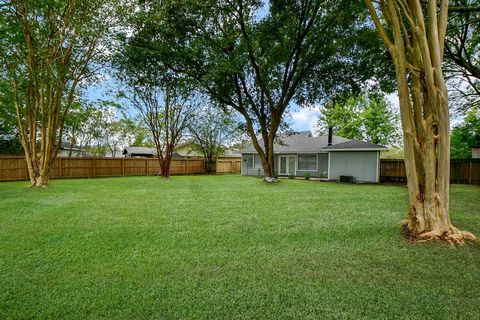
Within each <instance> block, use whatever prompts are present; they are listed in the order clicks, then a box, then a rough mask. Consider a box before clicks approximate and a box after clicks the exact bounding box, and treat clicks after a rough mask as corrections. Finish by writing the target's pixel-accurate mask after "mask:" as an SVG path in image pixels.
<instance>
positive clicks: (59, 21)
mask: <svg viewBox="0 0 480 320" xmlns="http://www.w3.org/2000/svg"><path fill="white" fill-rule="evenodd" d="M113 2H114V0H109V1H106V0H100V1H99V0H82V1H77V0H44V1H38V0H0V34H1V35H2V36H1V38H0V77H1V78H2V79H1V80H0V81H2V82H7V83H8V84H9V86H8V90H9V92H8V95H9V96H10V97H11V105H9V106H8V107H11V108H13V110H14V112H15V115H16V118H17V126H18V128H17V129H18V135H19V138H20V141H21V144H22V147H23V150H24V153H25V160H26V163H27V167H28V172H29V176H30V182H31V185H32V186H36V187H39V186H47V185H48V182H49V172H50V167H51V165H52V163H53V162H54V160H55V158H56V156H57V153H58V149H59V147H60V144H61V140H62V133H63V132H62V130H63V124H64V121H65V119H66V116H67V114H68V110H69V109H70V106H71V105H72V103H73V102H74V100H75V99H76V96H77V95H78V89H79V86H80V85H82V84H85V83H86V82H87V81H88V80H89V79H91V78H92V76H93V74H94V73H95V72H94V71H95V70H94V68H92V62H93V61H94V60H96V58H98V57H99V56H101V55H103V54H104V53H105V52H106V51H107V50H106V47H105V44H106V42H103V41H102V40H103V39H104V37H105V35H106V34H107V33H108V30H109V27H110V25H111V23H112V21H113V18H112V17H114V16H115V15H114V12H113V11H114V10H115V7H116V6H115V5H114V3H113Z"/></svg>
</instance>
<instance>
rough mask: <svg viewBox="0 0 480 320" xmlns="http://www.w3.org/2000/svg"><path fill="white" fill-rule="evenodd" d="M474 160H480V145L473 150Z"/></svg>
mask: <svg viewBox="0 0 480 320" xmlns="http://www.w3.org/2000/svg"><path fill="white" fill-rule="evenodd" d="M472 158H473V159H480V145H478V146H476V147H473V148H472Z"/></svg>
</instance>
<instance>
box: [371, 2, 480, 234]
mask: <svg viewBox="0 0 480 320" xmlns="http://www.w3.org/2000/svg"><path fill="white" fill-rule="evenodd" d="M366 3H367V6H368V8H369V11H370V13H371V16H372V18H373V21H374V23H375V26H376V28H377V30H378V32H379V34H380V36H381V37H382V39H383V41H384V43H385V45H386V47H387V48H388V50H389V52H390V55H391V56H392V59H393V62H394V65H395V71H396V78H397V86H398V97H399V102H400V116H401V120H402V131H403V137H404V149H405V170H406V174H407V185H408V195H409V214H408V217H407V219H406V221H405V222H404V225H403V230H404V233H405V235H406V236H407V237H408V238H409V239H410V240H412V241H424V240H445V241H448V242H450V243H456V244H461V243H464V242H465V240H469V239H470V240H474V239H475V236H474V235H473V234H471V233H469V232H465V231H460V230H458V229H457V228H456V227H454V226H453V224H452V223H451V221H450V215H449V187H450V186H449V183H450V119H449V110H448V92H447V88H446V85H445V80H444V77H443V72H442V62H443V51H444V40H445V32H446V27H447V12H448V3H447V0H442V1H440V4H439V7H440V9H439V10H437V1H436V0H430V1H428V4H426V6H424V5H422V3H421V1H420V0H410V1H406V0H399V1H385V0H381V1H380V10H381V12H382V15H383V17H384V19H385V21H386V23H387V25H388V26H389V27H390V29H391V32H392V36H393V39H391V38H390V36H389V35H388V34H387V33H386V32H385V30H384V29H383V26H382V24H381V22H380V19H379V17H378V15H377V11H376V9H375V7H374V6H373V4H372V1H371V0H366ZM424 11H426V12H424ZM425 21H427V22H425Z"/></svg>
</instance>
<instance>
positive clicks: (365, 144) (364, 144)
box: [324, 140, 387, 151]
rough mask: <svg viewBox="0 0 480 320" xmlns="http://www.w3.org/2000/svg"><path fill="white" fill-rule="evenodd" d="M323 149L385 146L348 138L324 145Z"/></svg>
mask: <svg viewBox="0 0 480 320" xmlns="http://www.w3.org/2000/svg"><path fill="white" fill-rule="evenodd" d="M324 149H325V150H331V151H335V150H337V151H338V150H350V149H355V150H358V149H368V150H386V149H387V147H385V146H382V145H379V144H375V143H370V142H365V141H360V140H348V141H345V142H342V143H337V144H332V145H331V146H329V147H326V148H324Z"/></svg>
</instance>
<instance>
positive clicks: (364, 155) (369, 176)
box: [330, 151, 378, 182]
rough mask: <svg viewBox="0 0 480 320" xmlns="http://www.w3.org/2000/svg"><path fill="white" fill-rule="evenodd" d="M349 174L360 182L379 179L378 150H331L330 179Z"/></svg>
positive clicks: (337, 178)
mask: <svg viewBox="0 0 480 320" xmlns="http://www.w3.org/2000/svg"><path fill="white" fill-rule="evenodd" d="M341 175H349V176H353V177H354V178H355V181H358V182H377V181H378V151H349V152H342V151H335V152H330V180H339V179H340V176H341Z"/></svg>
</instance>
